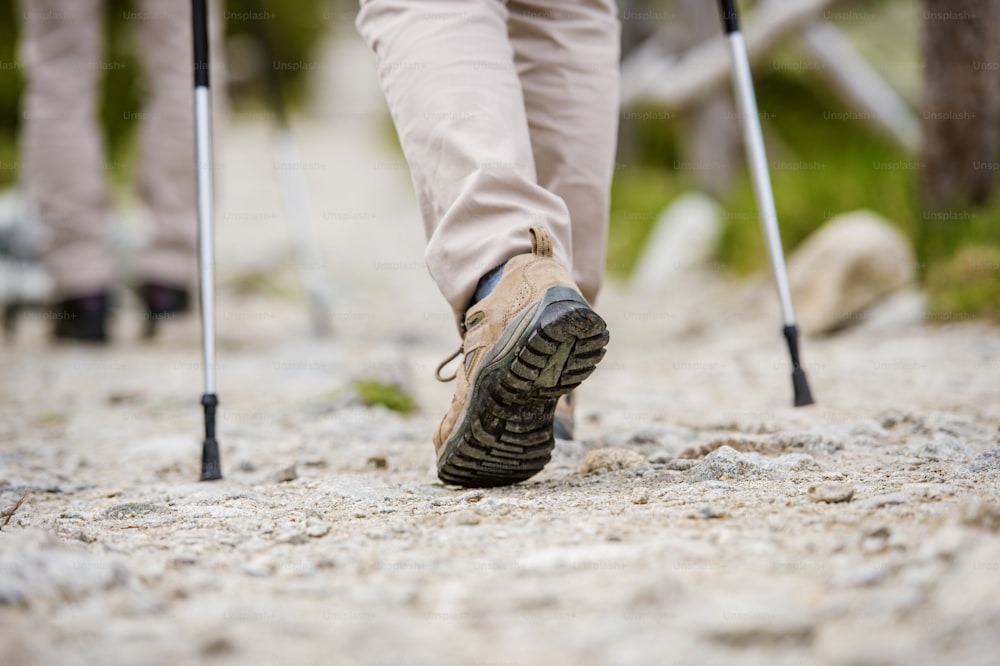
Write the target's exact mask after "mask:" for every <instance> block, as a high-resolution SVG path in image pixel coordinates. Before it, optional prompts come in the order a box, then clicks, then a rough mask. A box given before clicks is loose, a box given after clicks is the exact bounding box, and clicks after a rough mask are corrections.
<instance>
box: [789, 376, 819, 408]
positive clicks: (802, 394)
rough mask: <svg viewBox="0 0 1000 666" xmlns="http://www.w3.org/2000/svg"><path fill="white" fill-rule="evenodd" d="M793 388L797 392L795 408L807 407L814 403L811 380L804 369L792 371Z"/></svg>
mask: <svg viewBox="0 0 1000 666" xmlns="http://www.w3.org/2000/svg"><path fill="white" fill-rule="evenodd" d="M792 387H793V389H794V390H795V406H796V407H805V406H806V405H811V404H813V403H814V401H813V397H812V391H810V390H809V380H807V379H806V373H805V371H804V370H803V369H802V368H795V369H794V370H792Z"/></svg>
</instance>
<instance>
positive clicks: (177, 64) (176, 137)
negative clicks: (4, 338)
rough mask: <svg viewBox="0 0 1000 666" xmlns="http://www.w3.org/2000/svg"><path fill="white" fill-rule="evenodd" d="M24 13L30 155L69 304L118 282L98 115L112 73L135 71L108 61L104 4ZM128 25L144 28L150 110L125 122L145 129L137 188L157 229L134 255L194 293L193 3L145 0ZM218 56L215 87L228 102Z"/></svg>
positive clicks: (147, 268) (51, 0)
mask: <svg viewBox="0 0 1000 666" xmlns="http://www.w3.org/2000/svg"><path fill="white" fill-rule="evenodd" d="M219 7H220V5H219V3H215V5H214V6H213V7H212V9H213V16H212V20H210V21H209V23H210V25H211V26H212V32H213V33H214V34H213V35H212V37H213V40H212V41H213V43H214V45H218V44H219V43H220V42H219V40H218V36H219V35H220V34H221V20H220V19H221V16H220V13H219ZM20 8H21V18H22V25H23V28H24V34H23V40H22V44H21V48H22V57H23V60H24V62H25V64H26V67H27V72H26V74H27V77H26V78H27V88H26V90H25V94H24V99H23V106H22V112H23V119H24V127H23V146H22V150H23V153H24V158H25V168H26V170H27V184H28V192H29V196H30V197H31V200H32V202H33V204H34V205H35V207H36V209H37V211H38V214H39V217H40V220H41V223H42V230H43V238H44V241H43V252H42V254H43V259H44V262H45V265H46V267H47V269H48V270H49V272H50V274H51V275H52V277H53V279H54V281H55V284H56V287H57V290H58V291H59V293H60V294H61V295H63V296H73V295H79V294H84V293H88V292H92V291H96V290H99V289H104V288H107V287H109V286H110V285H111V282H112V280H113V277H114V265H113V264H114V261H113V259H114V258H113V253H112V247H111V244H110V238H109V235H108V231H109V229H108V224H107V209H108V194H107V186H106V182H105V169H106V167H107V165H106V163H105V155H104V140H103V138H102V135H101V132H100V129H99V126H98V122H97V109H98V101H99V99H100V95H99V92H100V83H101V79H102V77H104V76H109V77H110V76H115V73H116V72H118V71H120V70H121V69H122V68H124V67H125V64H124V63H121V62H114V61H109V60H108V57H107V54H106V49H105V46H104V36H103V33H104V2H103V0H22V2H21V7H20ZM123 18H124V20H125V22H126V23H127V24H128V23H133V24H134V30H133V31H132V39H133V41H134V43H135V47H136V49H137V50H138V52H139V55H140V56H141V57H140V60H141V62H142V65H143V74H144V77H143V80H144V82H145V104H144V107H143V108H142V110H141V111H140V112H139V113H136V114H127V117H124V118H121V119H120V122H122V123H130V122H138V123H139V125H140V135H139V150H140V154H139V157H138V159H139V162H138V174H137V184H138V190H139V194H140V196H141V198H142V201H143V203H144V204H145V205H146V206H147V207H148V209H149V212H150V213H151V215H152V218H153V221H154V229H153V231H152V234H151V236H150V238H149V240H148V242H147V244H146V245H145V247H144V248H143V249H142V250H141V252H140V254H139V256H138V257H137V258H136V266H137V269H136V272H137V273H138V276H137V277H138V278H139V279H141V280H153V281H156V282H159V283H162V284H167V285H178V286H186V285H188V284H189V282H190V281H191V280H192V279H193V277H194V274H195V266H196V256H197V255H196V244H197V212H196V211H197V209H196V187H197V186H196V179H195V173H194V166H195V161H194V110H193V109H194V101H193V99H194V97H193V92H192V90H193V86H194V83H193V76H194V75H193V73H192V71H193V56H192V42H191V3H190V0H135V2H134V3H133V8H132V9H131V10H126V11H125V12H124V15H123ZM217 51H218V49H217V48H214V49H213V52H212V57H213V58H214V62H213V64H212V76H213V78H212V80H211V85H212V87H213V98H214V99H215V100H219V101H221V98H222V97H223V94H222V93H221V92H220V91H222V90H223V88H224V86H223V85H222V78H221V76H222V73H223V70H222V67H221V62H220V60H219V58H218V55H219V54H218V52H217ZM216 106H219V107H221V105H220V104H218V103H217V104H216ZM215 116H216V119H217V118H218V117H219V110H218V109H216V112H215Z"/></svg>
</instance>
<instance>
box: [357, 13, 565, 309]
mask: <svg viewBox="0 0 1000 666" xmlns="http://www.w3.org/2000/svg"><path fill="white" fill-rule="evenodd" d="M507 19H508V15H507V9H506V7H505V5H504V4H503V3H502V2H499V1H498V0H477V1H474V2H462V3H455V2H442V1H435V0H420V1H418V2H415V1H414V0H363V1H362V3H361V11H360V13H359V15H358V19H357V25H358V29H359V30H360V32H361V34H362V36H363V37H364V38H365V39H366V40H367V42H368V43H369V45H370V46H371V47H372V49H373V50H374V51H375V53H376V55H377V56H378V61H379V70H378V71H379V78H380V81H381V84H382V89H383V91H384V93H385V97H386V100H387V101H388V104H389V110H390V112H391V113H392V118H393V121H394V122H395V125H396V131H397V133H398V134H399V138H400V142H401V144H402V147H403V152H404V153H405V155H406V159H407V162H408V163H409V165H410V171H411V175H412V178H413V182H414V186H415V188H416V191H417V196H418V198H419V202H420V209H421V213H422V216H423V221H424V228H425V232H426V234H427V239H428V244H427V251H426V260H427V265H428V268H429V270H430V273H431V276H432V277H433V278H434V280H435V282H436V283H437V285H438V287H439V289H440V290H441V293H442V294H443V295H444V296H445V298H446V299H447V301H448V303H449V304H450V305H451V307H452V309H453V310H454V312H455V315H456V317H457V318H458V319H461V318H462V316H463V314H464V312H465V310H466V309H467V308H468V307H469V305H470V304H471V302H472V300H473V293H474V292H475V289H476V285H477V283H478V282H479V279H480V278H481V277H482V276H483V275H484V274H486V273H487V272H488V271H490V270H491V269H492V268H494V267H495V266H498V265H500V264H501V263H503V262H504V261H506V260H508V259H510V258H512V257H514V256H516V255H518V254H524V253H526V252H529V251H530V243H529V240H528V238H529V237H528V233H527V232H528V228H529V227H531V226H541V227H544V228H546V229H547V230H548V231H549V233H550V234H551V236H552V238H553V244H554V251H555V257H556V258H557V259H558V260H559V261H561V262H562V263H563V264H564V265H565V266H567V267H568V266H571V265H572V249H571V244H572V240H571V233H570V227H569V213H568V211H567V209H566V205H565V203H564V202H563V200H562V199H560V198H559V197H558V196H556V195H555V194H553V193H551V192H549V191H548V190H546V189H545V188H544V187H541V186H540V185H539V184H538V183H537V181H536V171H535V164H534V156H533V153H532V149H531V140H530V136H529V131H528V120H527V116H526V113H525V102H524V98H523V96H522V94H521V81H520V79H519V78H518V73H517V69H516V67H515V65H514V54H513V51H512V49H511V46H510V42H509V40H508V35H507Z"/></svg>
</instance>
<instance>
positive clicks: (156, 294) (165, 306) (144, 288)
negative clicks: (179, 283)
mask: <svg viewBox="0 0 1000 666" xmlns="http://www.w3.org/2000/svg"><path fill="white" fill-rule="evenodd" d="M139 297H140V298H141V299H142V302H143V303H144V304H145V306H146V312H145V315H144V317H145V320H146V326H145V329H144V331H143V334H144V335H145V336H146V337H147V338H151V337H153V336H154V335H156V326H157V324H159V323H160V322H161V321H164V320H167V319H174V318H175V317H177V316H178V315H181V314H184V313H186V312H187V311H188V309H189V308H190V307H191V298H190V296H189V295H188V291H187V289H184V288H183V287H170V286H167V285H164V284H156V283H153V282H146V283H144V284H141V285H139Z"/></svg>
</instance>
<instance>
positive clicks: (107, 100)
mask: <svg viewBox="0 0 1000 666" xmlns="http://www.w3.org/2000/svg"><path fill="white" fill-rule="evenodd" d="M673 1H674V0H648V1H647V2H644V3H643V4H644V5H645V6H647V7H650V8H653V9H654V10H662V11H663V15H669V13H670V10H671V8H672V6H673V4H672V3H673ZM705 1H706V2H707V1H708V0H705ZM106 4H107V7H106V17H107V24H106V25H107V34H108V39H107V40H106V43H107V49H108V53H107V55H106V57H107V58H108V59H109V60H115V61H119V62H122V63H125V64H126V67H125V68H122V69H118V70H110V71H108V72H107V73H106V75H105V77H104V83H103V85H104V89H105V90H104V92H105V95H104V102H103V105H102V108H101V112H100V113H101V120H102V123H103V126H104V128H105V136H106V141H107V144H108V155H109V159H110V160H112V161H115V162H117V163H123V162H124V163H126V164H127V163H128V162H129V161H130V155H131V153H132V142H133V137H132V136H131V134H130V132H131V131H132V130H133V129H134V126H135V123H122V122H116V120H117V119H120V118H122V117H123V114H125V113H128V112H136V111H138V110H139V109H140V106H141V99H142V94H141V93H142V90H141V80H140V79H139V77H138V76H137V73H138V68H137V62H136V59H135V56H134V55H133V51H134V50H133V49H132V48H131V47H132V44H131V42H130V39H131V35H130V34H129V32H128V30H126V27H127V26H126V23H127V22H126V21H124V20H123V13H124V12H125V11H127V10H130V9H134V7H133V6H132V4H131V3H130V2H128V0H107V3H106ZM290 4H292V3H287V2H282V1H281V0H226V8H225V13H226V17H227V20H226V33H227V41H228V44H229V46H230V48H229V53H230V54H231V55H235V56H236V57H235V58H234V59H233V62H231V63H230V68H231V70H232V73H233V75H234V77H233V81H232V82H231V85H230V91H229V92H230V96H231V100H232V105H233V107H234V109H236V110H240V109H248V108H250V109H252V108H255V107H264V106H266V104H267V102H266V98H265V94H266V93H265V87H264V77H263V75H262V72H261V70H260V69H259V68H258V69H256V70H255V65H254V61H258V62H259V63H261V65H262V66H264V67H266V66H268V65H269V63H266V62H265V60H264V58H265V56H264V54H263V52H262V51H261V50H260V47H259V43H258V41H257V40H255V31H256V30H259V29H260V27H261V26H260V25H259V23H260V20H259V18H254V14H255V13H257V12H260V11H261V9H262V8H263V10H264V11H266V12H268V14H269V20H267V21H266V23H267V28H266V29H268V30H270V33H271V35H272V37H273V43H274V49H275V58H276V59H278V60H282V61H286V62H308V61H309V60H310V59H311V58H313V57H314V55H315V53H316V49H317V48H318V47H319V45H320V44H321V42H322V40H323V39H324V38H325V35H326V34H327V31H328V29H329V28H330V27H331V24H332V23H333V22H334V21H335V20H336V18H337V17H340V18H341V19H344V18H345V17H349V15H350V12H351V11H353V8H354V7H356V4H355V3H354V2H353V0H294V7H295V11H290V10H289V6H290ZM712 4H713V5H714V3H712ZM740 4H741V6H746V7H749V6H752V4H753V3H750V2H741V3H740ZM746 7H745V8H746ZM852 8H856V9H858V10H859V14H860V15H862V16H864V17H865V19H864V20H847V21H839V22H838V21H837V20H833V21H832V22H833V23H834V24H835V25H837V27H838V28H839V29H840V30H841V31H842V32H843V33H844V34H845V35H846V36H847V37H848V38H849V39H850V40H851V41H852V43H854V44H855V46H856V47H857V48H858V49H859V50H860V51H861V52H862V53H863V54H864V55H865V56H866V57H867V59H868V60H869V62H870V63H871V64H872V65H874V66H875V68H876V69H878V70H879V71H880V73H881V74H882V75H883V76H884V77H885V78H886V79H887V80H888V81H889V82H890V83H892V84H893V86H894V87H895V88H896V89H897V90H899V91H900V93H901V94H902V95H903V96H904V97H905V98H906V100H907V101H908V102H909V103H910V105H911V106H912V107H913V108H914V109H917V111H918V112H919V95H920V87H921V56H920V53H919V46H920V44H919V37H920V11H919V3H917V2H915V1H914V0H856V1H847V2H844V3H842V4H840V5H838V9H844V10H847V11H845V12H844V13H843V15H846V16H849V15H850V10H851V9H852ZM255 21H256V22H257V23H256V24H255ZM19 25H20V21H19V17H18V3H17V2H16V1H14V0H0V65H2V69H0V165H2V168H0V188H6V187H10V186H12V185H14V184H15V183H16V180H17V159H18V158H17V133H18V126H19V121H18V98H19V95H20V91H21V90H22V88H23V85H24V81H23V77H24V71H23V69H22V68H21V66H20V63H19V59H18V55H17V40H18V29H19ZM808 58H809V56H808V55H807V54H806V53H805V52H804V51H803V50H802V48H801V47H800V46H798V45H797V44H796V42H795V40H787V41H786V42H783V43H782V44H781V45H779V46H778V47H777V49H776V50H774V51H773V52H769V53H768V54H767V55H766V57H764V58H762V59H760V61H759V62H757V63H756V64H755V67H754V76H755V84H756V88H757V95H758V102H759V107H760V109H761V112H762V117H763V128H764V134H765V140H766V142H767V147H768V152H769V158H770V162H771V165H772V168H771V177H772V181H773V185H774V192H775V199H776V204H777V208H778V217H779V220H780V223H781V230H782V235H783V240H784V242H785V249H786V252H787V251H790V250H792V249H793V248H794V247H795V246H796V245H797V244H798V243H799V242H800V241H801V240H802V239H803V238H805V237H806V236H807V235H808V234H809V233H810V232H812V231H813V230H815V229H816V228H817V227H818V226H819V225H821V224H822V223H823V222H825V221H826V220H828V219H829V218H830V217H832V216H833V215H836V214H838V213H841V212H845V211H849V210H855V209H859V208H869V209H871V210H874V211H876V212H878V213H880V214H882V215H883V216H885V217H886V218H888V219H889V220H891V221H892V222H893V223H894V224H895V225H897V226H898V227H899V228H900V229H901V230H902V231H903V232H904V233H905V234H906V235H907V236H908V237H909V238H910V239H911V240H912V242H913V244H914V247H915V248H916V251H917V256H918V261H919V270H920V274H921V278H922V279H923V281H924V287H925V288H926V289H927V290H928V293H929V296H930V302H931V307H932V310H934V309H939V310H942V309H944V310H947V309H950V311H961V312H970V313H977V314H986V315H992V316H993V317H996V318H998V319H1000V279H998V275H1000V270H998V267H1000V233H998V227H1000V225H998V224H997V221H998V220H1000V201H998V198H996V197H995V198H994V199H993V201H992V202H991V203H989V204H987V205H985V206H978V207H976V206H963V207H962V208H961V209H957V210H953V211H950V212H949V214H948V215H947V216H945V217H946V218H947V219H945V220H944V221H943V222H940V223H934V220H933V219H929V217H928V215H927V214H926V213H925V211H924V210H923V209H922V207H921V197H920V192H919V189H918V188H919V186H918V181H919V177H918V172H917V171H916V170H915V169H912V168H911V169H906V168H891V169H890V168H879V166H878V165H880V164H887V163H903V164H905V163H911V164H912V163H914V162H915V161H916V160H918V156H917V155H914V154H912V153H910V152H908V151H906V150H905V149H903V148H901V147H900V146H899V145H898V144H897V143H895V142H893V141H892V140H891V139H888V138H886V137H885V136H884V135H882V134H880V133H879V132H878V131H876V130H875V129H873V128H872V127H871V126H870V125H869V124H868V123H865V122H861V121H845V122H823V121H821V119H822V118H823V116H824V113H827V114H829V113H842V112H850V111H851V110H852V109H851V108H849V107H848V106H847V105H846V104H845V103H844V102H843V101H842V99H841V97H840V96H839V95H838V94H836V92H835V91H834V90H833V89H832V88H831V86H830V85H829V84H827V83H826V82H825V81H824V79H823V78H822V77H821V76H819V75H818V74H817V72H816V71H815V70H814V69H810V68H808V67H792V66H787V65H788V63H795V62H803V61H807V60H808ZM307 73H308V70H306V69H303V70H299V71H295V70H283V71H282V72H281V77H282V81H283V83H284V84H285V85H286V90H287V92H288V97H289V99H290V101H291V103H292V104H293V106H294V105H296V104H298V105H301V104H302V103H304V102H305V101H307V100H308V93H309V90H308V87H307V84H308V83H309V78H308V76H304V74H307ZM647 110H648V111H650V112H652V113H649V114H647V115H648V116H649V117H648V118H646V119H642V118H643V114H642V111H643V110H642V109H635V110H633V111H634V113H630V114H629V113H626V114H623V116H622V125H623V129H624V132H623V134H627V135H628V136H629V137H630V141H629V143H630V150H629V151H628V156H627V157H623V158H620V159H619V164H618V168H617V169H616V174H615V180H614V185H613V197H612V217H611V245H610V248H609V257H608V267H609V271H610V272H611V273H612V274H613V275H618V276H627V275H628V274H629V272H630V271H631V270H632V268H633V267H634V266H635V263H636V260H637V258H638V257H639V255H640V252H641V250H642V247H643V243H644V242H645V240H646V238H647V237H648V234H649V233H650V231H651V229H652V227H653V224H654V223H655V221H656V219H657V217H658V215H659V214H660V212H661V211H662V210H663V209H664V207H665V206H666V205H667V204H669V203H670V202H671V201H672V200H673V199H674V198H675V197H677V196H678V195H679V194H681V193H683V192H685V191H687V190H690V189H697V188H698V183H697V182H695V174H694V172H693V171H692V170H691V169H685V168H676V167H677V164H678V163H679V162H681V161H682V160H683V159H684V155H683V154H682V153H683V151H682V149H681V146H682V142H683V138H684V136H685V133H686V132H689V131H690V127H689V125H688V122H687V121H686V120H685V117H684V115H683V114H681V115H679V116H677V117H676V118H675V117H668V118H667V119H664V114H662V113H660V114H657V113H656V111H657V110H656V109H647ZM625 126H627V127H625ZM782 165H798V166H796V167H795V168H790V167H785V168H782ZM802 165H812V166H808V167H803V166H802ZM129 171H130V170H129V169H114V170H112V174H115V175H114V176H113V177H125V175H126V174H128V173H129ZM737 174H738V175H737V177H736V178H735V180H734V183H733V184H732V186H731V187H729V188H728V191H726V192H723V193H721V194H717V195H718V196H720V198H721V201H722V204H723V206H724V208H725V211H726V214H725V217H724V231H723V236H722V240H721V243H720V246H719V250H718V259H719V262H720V263H721V265H722V266H723V267H724V270H726V271H728V272H729V273H730V274H732V275H733V276H744V275H747V274H750V273H753V272H758V271H763V270H765V269H766V266H767V259H766V252H765V248H764V244H763V238H762V235H761V233H760V228H759V224H758V220H757V213H756V206H755V202H754V198H753V191H752V185H751V182H750V179H749V174H748V173H747V171H746V169H745V166H744V165H743V163H742V160H741V163H740V164H739V165H738V170H737ZM990 267H993V268H992V269H991V268H990Z"/></svg>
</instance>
